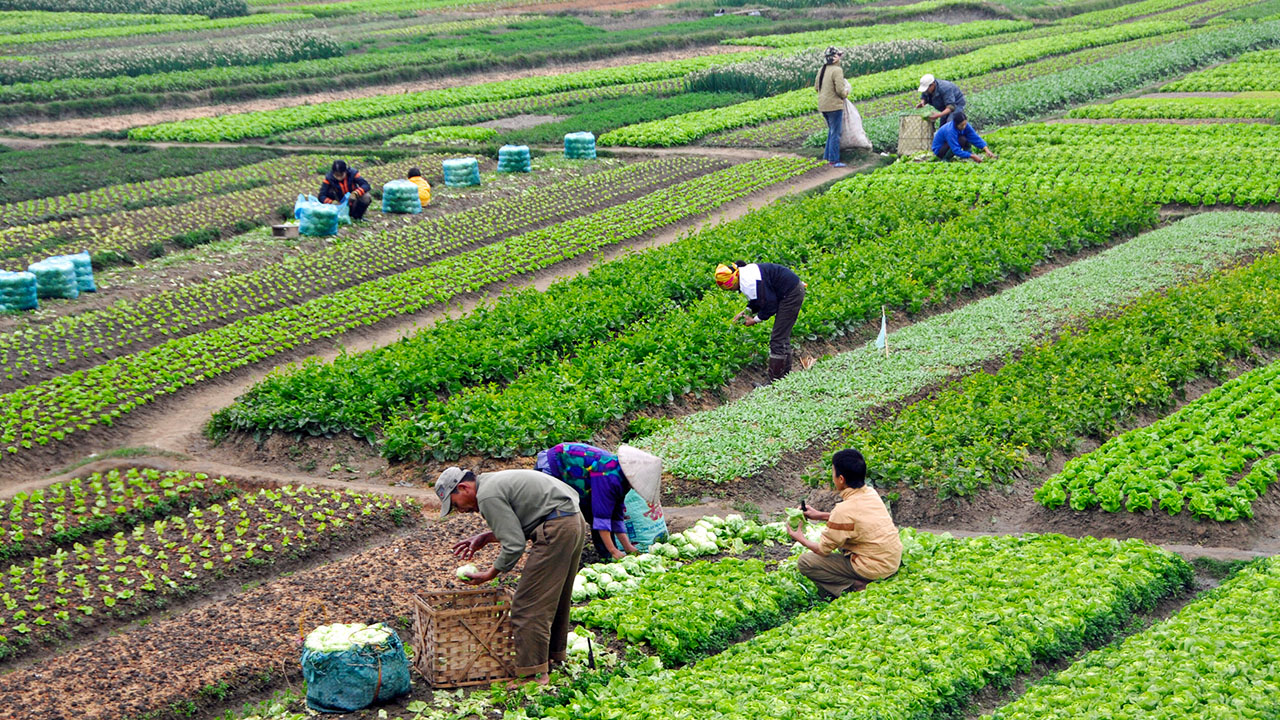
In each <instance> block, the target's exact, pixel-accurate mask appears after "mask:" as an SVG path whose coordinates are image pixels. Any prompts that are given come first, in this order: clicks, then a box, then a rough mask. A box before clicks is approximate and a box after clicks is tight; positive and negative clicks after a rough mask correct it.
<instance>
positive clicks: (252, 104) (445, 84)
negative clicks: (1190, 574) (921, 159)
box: [11, 45, 749, 137]
mask: <svg viewBox="0 0 1280 720" xmlns="http://www.w3.org/2000/svg"><path fill="white" fill-rule="evenodd" d="M748 49H749V48H744V47H738V46H734V45H708V46H704V47H693V48H683V49H680V50H667V51H663V52H656V53H643V54H635V55H616V56H614V57H608V58H601V59H599V60H588V61H583V62H574V63H570V64H556V65H544V66H542V67H536V68H525V69H520V70H503V71H501V72H499V73H497V74H496V77H495V74H494V73H473V74H470V75H458V76H454V77H448V78H435V79H432V80H421V81H417V82H408V83H396V84H394V85H373V86H370V87H362V88H356V89H354V90H336V91H333V92H324V93H314V94H311V95H294V96H291V97H278V98H265V99H261V100H249V101H246V102H239V103H224V104H221V105H201V106H199V107H189V108H174V109H168V110H153V111H150V112H141V113H130V114H117V115H111V116H107V117H97V118H76V119H72V120H55V121H50V122H37V123H28V124H25V125H18V126H15V127H13V128H11V130H13V131H15V132H19V133H27V134H31V135H51V136H57V137H80V136H83V135H93V134H96V133H103V132H120V131H123V130H128V129H129V128H133V127H139V126H142V125H155V124H157V123H165V122H177V121H180V120H191V119H193V118H203V117H217V116H222V115H234V114H238V113H246V112H256V111H261V110H278V109H280V108H287V107H296V106H299V105H316V104H319V103H325V102H333V101H335V100H353V99H358V98H367V97H374V96H377V95H398V94H401V93H411V92H421V91H423V90H439V89H441V88H451V87H460V86H464V85H468V84H474V83H482V82H492V81H494V80H516V79H520V78H530V77H543V76H548V75H558V74H561V73H570V72H578V71H580V70H598V69H602V68H613V67H622V66H625V65H634V64H636V63H644V62H665V61H669V60H686V59H688V58H694V57H700V56H703V55H720V54H724V53H734V52H743V51H744V50H748Z"/></svg>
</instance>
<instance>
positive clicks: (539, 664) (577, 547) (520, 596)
mask: <svg viewBox="0 0 1280 720" xmlns="http://www.w3.org/2000/svg"><path fill="white" fill-rule="evenodd" d="M586 530H587V526H586V523H584V522H583V521H582V516H581V515H573V516H570V517H562V518H556V519H554V520H548V521H546V522H544V523H542V524H541V525H539V526H538V527H537V529H535V530H534V531H533V536H532V537H530V538H529V539H530V540H531V541H532V542H533V547H531V548H530V549H529V555H528V557H527V558H526V559H525V563H524V572H523V573H522V574H521V575H520V583H519V584H518V585H516V597H515V600H514V601H513V602H512V604H511V630H512V632H513V634H514V635H515V641H516V674H517V675H519V676H520V677H526V676H529V675H541V674H542V673H545V672H547V669H548V664H547V661H548V660H559V661H564V660H565V659H566V657H567V655H566V649H567V646H568V641H569V640H568V636H569V607H570V605H572V604H573V579H574V578H575V577H577V576H578V563H579V562H580V561H581V560H582V543H583V539H584V538H585V537H586Z"/></svg>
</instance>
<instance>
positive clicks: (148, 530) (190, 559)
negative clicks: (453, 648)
mask: <svg viewBox="0 0 1280 720" xmlns="http://www.w3.org/2000/svg"><path fill="white" fill-rule="evenodd" d="M415 509H416V508H415V506H414V504H413V503H412V502H411V501H405V500H401V499H397V498H392V497H390V496H378V495H364V494H360V493H355V492H349V491H339V490H317V489H314V488H296V487H283V488H280V489H279V490H260V491H258V492H257V493H253V494H245V495H240V496H234V497H231V498H228V499H226V500H225V501H223V502H221V503H215V504H213V505H209V506H207V507H193V508H192V509H191V511H190V512H189V513H188V514H186V515H175V516H172V517H169V518H165V519H162V520H155V521H154V522H151V523H143V524H140V525H136V526H134V527H133V529H132V530H130V531H121V532H118V533H116V534H115V535H114V536H113V537H111V538H110V539H106V538H101V539H98V540H95V541H93V542H92V543H90V544H81V543H78V542H77V543H75V544H74V545H72V546H71V548H70V549H65V548H63V549H59V550H58V551H57V552H55V553H52V554H49V555H43V556H39V557H35V558H32V559H31V560H30V561H28V562H24V563H21V564H16V565H10V566H9V569H8V572H6V573H5V576H4V581H3V583H2V585H0V602H3V603H4V608H3V610H2V611H0V612H2V613H3V615H2V616H0V620H3V621H4V622H3V627H4V628H5V630H6V632H7V633H9V634H8V635H5V636H0V657H13V656H15V655H19V654H23V653H25V652H27V651H28V650H29V649H30V648H31V647H32V646H33V645H35V644H41V643H47V642H51V641H54V640H56V639H58V638H60V637H74V636H77V635H81V634H84V633H86V632H91V631H92V630H93V628H94V626H95V622H94V621H93V620H91V619H90V618H92V616H93V615H94V614H95V613H109V614H115V615H117V616H128V615H133V614H137V613H140V612H145V611H146V610H148V609H150V608H151V607H154V606H156V605H163V604H164V602H165V600H164V599H165V598H167V597H171V596H180V595H183V594H186V593H189V592H191V591H192V590H193V589H194V588H198V587H199V586H200V585H202V584H205V583H208V582H210V581H212V580H216V579H219V578H222V577H227V576H229V575H232V574H234V573H235V572H237V571H238V570H241V569H244V568H247V567H255V566H259V565H265V564H270V563H273V562H275V561H276V560H277V559H280V558H285V559H292V558H297V557H301V556H303V555H304V554H307V553H309V552H312V551H315V550H317V549H319V548H321V547H324V546H327V545H328V544H329V543H330V542H332V539H333V538H336V537H340V536H343V535H346V534H350V533H353V532H357V531H362V530H365V529H367V528H372V527H379V526H387V525H390V524H391V523H393V522H394V523H395V524H400V523H402V522H404V521H405V520H406V519H407V518H409V517H411V516H412V515H414V514H415ZM193 586H194V587H193Z"/></svg>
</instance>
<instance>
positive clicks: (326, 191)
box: [316, 168, 370, 203]
mask: <svg viewBox="0 0 1280 720" xmlns="http://www.w3.org/2000/svg"><path fill="white" fill-rule="evenodd" d="M357 191H358V192H357ZM369 191H370V187H369V181H368V180H365V179H364V178H362V177H360V171H359V170H356V169H355V168H347V177H346V179H344V180H343V181H341V182H339V181H338V180H336V179H335V178H334V177H333V173H329V174H328V175H325V176H324V182H322V183H320V193H319V194H318V195H316V197H317V198H319V199H320V202H332V203H339V202H342V196H343V195H346V194H347V193H351V195H352V197H359V196H360V195H363V194H364V193H367V192H369Z"/></svg>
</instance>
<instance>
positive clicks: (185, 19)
mask: <svg viewBox="0 0 1280 720" xmlns="http://www.w3.org/2000/svg"><path fill="white" fill-rule="evenodd" d="M144 17H167V18H168V19H167V20H166V21H165V22H154V21H152V22H146V23H138V24H133V25H128V26H118V25H116V26H111V25H99V26H97V27H87V28H77V29H73V30H71V29H58V30H29V31H24V32H17V33H10V34H6V35H0V46H2V45H26V44H30V43H46V42H59V41H63V40H90V39H94V38H108V37H134V36H141V35H157V34H160V33H169V32H199V31H201V30H222V29H224V28H233V27H246V26H256V25H274V24H275V23H280V22H293V21H295V20H308V19H310V18H311V17H312V16H311V15H307V14H304V13H287V12H285V13H259V14H257V15H244V16H241V17H234V18H225V19H221V20H209V19H207V18H204V17H201V16H181V15H178V16H174V15H169V16H156V15H152V16H144Z"/></svg>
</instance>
